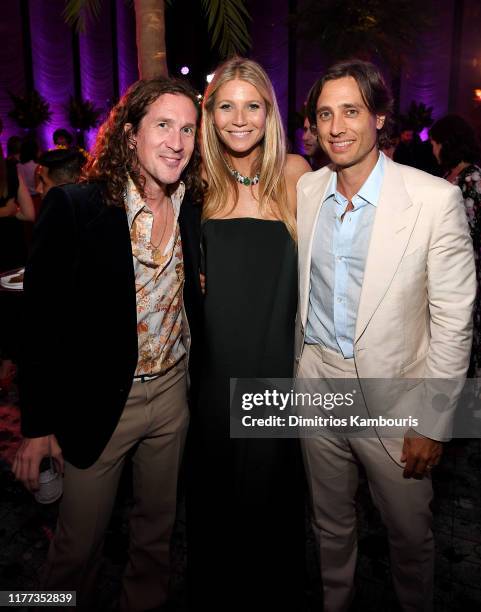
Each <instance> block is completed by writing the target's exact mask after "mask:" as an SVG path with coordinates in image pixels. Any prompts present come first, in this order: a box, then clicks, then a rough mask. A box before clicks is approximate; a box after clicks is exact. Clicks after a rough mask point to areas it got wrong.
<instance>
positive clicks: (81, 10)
mask: <svg viewBox="0 0 481 612" xmlns="http://www.w3.org/2000/svg"><path fill="white" fill-rule="evenodd" d="M102 2H103V0H67V4H66V6H65V9H64V11H63V16H64V19H65V23H67V24H68V25H69V26H75V28H76V30H77V32H85V22H86V18H87V16H91V17H93V18H94V19H98V18H99V16H100V11H101V9H102Z"/></svg>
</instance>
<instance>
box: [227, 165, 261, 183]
mask: <svg viewBox="0 0 481 612" xmlns="http://www.w3.org/2000/svg"><path fill="white" fill-rule="evenodd" d="M226 164H227V162H226ZM227 167H228V168H229V172H230V173H231V174H232V176H233V177H234V178H235V180H236V181H237V182H238V183H240V184H241V185H246V186H247V187H248V186H249V185H257V183H258V182H259V173H257V174H256V175H255V176H253V177H252V178H250V177H249V176H244V175H243V174H241V173H240V172H237V170H234V168H231V167H230V166H229V164H227Z"/></svg>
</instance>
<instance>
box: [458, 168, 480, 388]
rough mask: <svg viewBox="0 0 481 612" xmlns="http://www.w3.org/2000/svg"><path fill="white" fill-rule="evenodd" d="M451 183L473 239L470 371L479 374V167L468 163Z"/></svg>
mask: <svg viewBox="0 0 481 612" xmlns="http://www.w3.org/2000/svg"><path fill="white" fill-rule="evenodd" d="M453 183H454V184H455V185H457V186H458V187H459V188H460V189H461V193H462V194H463V199H464V206H465V208H466V215H467V217H468V223H469V228H470V230H471V238H472V239H473V247H474V261H475V264H476V279H477V281H478V290H477V294H476V300H475V302H474V312H473V319H474V320H473V323H474V329H473V350H472V353H471V366H470V372H471V373H472V374H476V375H477V376H480V375H481V168H479V166H476V165H474V164H470V165H469V166H467V167H466V168H464V170H462V171H461V172H460V173H459V174H458V175H457V176H456V178H455V179H454V181H453Z"/></svg>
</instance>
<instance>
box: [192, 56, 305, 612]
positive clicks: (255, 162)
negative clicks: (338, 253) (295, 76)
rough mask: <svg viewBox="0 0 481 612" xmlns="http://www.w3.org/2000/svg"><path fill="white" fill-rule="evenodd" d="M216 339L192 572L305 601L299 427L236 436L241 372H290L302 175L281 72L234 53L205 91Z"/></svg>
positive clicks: (206, 397)
mask: <svg viewBox="0 0 481 612" xmlns="http://www.w3.org/2000/svg"><path fill="white" fill-rule="evenodd" d="M202 121H203V123H202V145H203V162H204V178H205V180H206V182H207V192H206V196H205V200H204V210H203V218H204V223H203V238H202V247H203V255H204V266H205V275H206V293H205V314H204V334H205V347H204V354H203V358H202V360H201V361H202V372H201V382H200V391H199V400H198V402H197V407H196V409H195V410H194V411H193V415H192V453H191V468H192V471H191V480H190V483H191V490H190V498H189V500H190V501H189V505H188V508H189V516H188V521H189V523H188V524H189V534H190V535H189V543H188V546H189V548H188V550H189V572H190V580H191V581H190V585H191V596H192V603H193V606H194V607H195V608H197V607H198V608H201V607H205V606H206V607H207V608H208V609H209V610H221V609H222V610H230V611H232V610H241V609H242V610H247V609H249V610H260V609H263V610H266V609H268V610H294V609H295V610H302V607H303V604H302V591H303V584H302V583H303V562H304V554H303V540H304V538H303V527H304V495H303V469H302V460H301V455H300V448H299V444H298V442H299V441H298V440H295V439H275V438H264V439H252V438H251V439H245V438H241V439H231V438H230V434H229V409H230V400H229V398H230V392H229V382H230V379H231V378H289V377H291V376H292V372H293V362H294V353H293V349H294V320H295V315H296V308H297V254H296V183H297V181H298V179H299V177H300V176H301V175H302V174H304V173H305V172H308V171H309V170H310V168H309V166H308V164H307V162H306V161H305V160H304V159H303V158H302V157H300V156H297V155H286V147H285V140H284V133H283V129H282V124H281V119H280V115H279V110H278V107H277V102H276V99H275V94H274V91H273V88H272V85H271V83H270V81H269V79H268V77H267V75H266V73H265V72H264V70H263V69H262V68H261V66H259V64H257V63H255V62H253V61H250V60H247V59H242V58H234V59H232V60H229V61H227V62H226V63H225V64H223V65H221V66H220V67H219V68H218V69H217V70H216V72H215V77H214V79H213V81H212V82H211V84H210V85H209V86H208V88H207V91H206V93H205V99H204V108H203V120H202Z"/></svg>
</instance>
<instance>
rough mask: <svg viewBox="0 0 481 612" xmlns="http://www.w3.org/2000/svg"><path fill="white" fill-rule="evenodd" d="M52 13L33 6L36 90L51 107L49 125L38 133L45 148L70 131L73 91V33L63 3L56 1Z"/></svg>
mask: <svg viewBox="0 0 481 612" xmlns="http://www.w3.org/2000/svg"><path fill="white" fill-rule="evenodd" d="M52 5H53V6H54V7H55V8H53V7H52V8H51V9H50V10H49V11H46V10H45V5H44V3H42V2H30V5H29V7H30V32H31V40H32V64H33V74H34V86H35V88H36V89H37V90H38V92H39V93H40V94H41V95H42V96H43V97H44V98H45V99H46V100H47V101H48V103H49V104H50V110H51V111H52V116H51V119H50V122H49V123H46V124H44V125H42V126H41V127H40V128H39V129H38V130H37V136H38V139H39V144H40V146H41V147H42V148H49V147H50V146H52V134H53V132H54V131H55V130H56V129H57V128H59V127H66V128H67V129H68V128H69V121H68V113H67V109H66V105H67V102H68V99H69V95H70V93H71V92H72V90H73V62H72V53H71V42H70V38H71V32H70V29H69V28H68V26H67V25H66V24H65V22H64V19H63V17H62V11H63V9H64V8H65V3H64V2H63V0H52V1H51V2H49V7H51V6H52Z"/></svg>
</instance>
